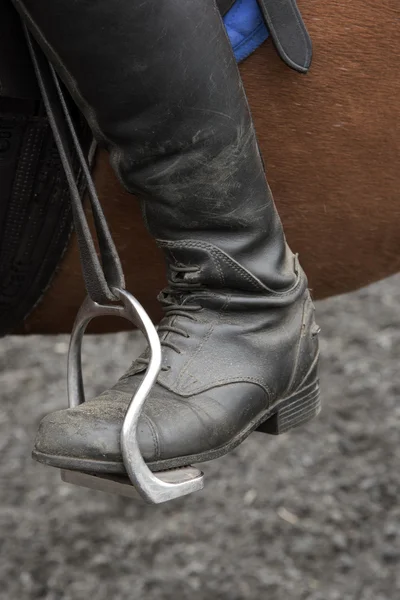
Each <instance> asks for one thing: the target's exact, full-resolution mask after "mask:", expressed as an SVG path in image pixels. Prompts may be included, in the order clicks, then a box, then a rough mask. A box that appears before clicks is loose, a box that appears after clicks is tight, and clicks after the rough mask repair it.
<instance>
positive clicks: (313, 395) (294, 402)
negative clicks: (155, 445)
mask: <svg viewBox="0 0 400 600" xmlns="http://www.w3.org/2000/svg"><path fill="white" fill-rule="evenodd" d="M320 410H321V400H320V390H319V381H318V379H316V380H314V381H313V382H312V383H311V384H309V385H307V386H305V387H304V388H302V390H300V391H297V392H296V393H295V394H293V395H291V396H289V397H288V398H285V399H283V400H281V401H280V402H277V403H276V404H274V405H273V406H272V407H270V408H269V409H267V410H266V411H265V412H264V413H262V414H261V415H259V416H258V418H257V419H256V420H255V421H253V422H251V423H250V424H249V425H248V426H247V428H246V429H244V430H243V431H241V432H240V433H238V434H237V435H236V437H234V438H233V439H232V440H231V441H230V442H228V443H227V444H225V445H224V446H220V447H219V448H215V449H213V450H209V451H207V452H201V453H200V454H192V455H190V456H180V457H177V458H173V459H167V460H161V461H154V462H149V463H148V467H149V468H150V469H151V470H152V471H155V472H156V471H165V470H168V469H175V468H178V467H186V466H188V465H191V464H193V463H200V462H207V461H209V460H214V459H216V458H220V457H221V456H224V455H225V454H228V453H229V452H230V451H231V450H233V449H234V448H236V447H237V446H239V445H240V444H241V443H242V442H243V441H244V440H245V439H246V438H247V437H248V436H249V435H250V434H251V433H252V432H253V431H260V432H262V433H268V434H270V435H280V434H281V433H285V432H286V431H289V430H290V429H293V428H295V427H299V426H300V425H304V424H305V423H307V422H308V421H311V419H313V418H314V417H316V416H317V415H318V414H319V412H320ZM32 457H33V458H34V459H35V460H37V461H38V462H40V463H44V464H47V465H50V466H52V467H58V468H60V469H67V470H70V471H84V472H87V473H108V474H125V475H126V471H125V467H124V465H123V463H122V462H120V463H117V462H112V461H101V460H93V459H81V458H71V457H68V456H59V455H55V454H53V455H52V454H44V453H42V452H38V451H36V450H33V452H32Z"/></svg>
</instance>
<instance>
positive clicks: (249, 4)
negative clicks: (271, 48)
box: [224, 0, 269, 62]
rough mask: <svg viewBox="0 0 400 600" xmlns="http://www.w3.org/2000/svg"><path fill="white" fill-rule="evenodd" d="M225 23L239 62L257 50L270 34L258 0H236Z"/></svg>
mask: <svg viewBox="0 0 400 600" xmlns="http://www.w3.org/2000/svg"><path fill="white" fill-rule="evenodd" d="M224 23H225V28H226V31H227V33H228V36H229V39H230V40H231V44H232V48H233V51H234V53H235V58H236V60H237V61H238V62H241V61H242V60H244V59H245V58H247V57H248V56H249V55H250V54H251V53H252V52H254V50H257V48H258V47H259V46H261V44H262V43H263V42H264V41H265V40H266V39H267V37H268V36H269V33H268V29H267V27H266V25H265V22H264V18H263V16H262V13H261V10H260V7H259V6H258V3H257V0H236V2H235V4H234V5H233V6H232V8H231V9H230V10H229V11H228V12H227V13H226V15H225V17H224Z"/></svg>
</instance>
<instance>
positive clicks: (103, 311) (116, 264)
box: [24, 25, 204, 504]
mask: <svg viewBox="0 0 400 600" xmlns="http://www.w3.org/2000/svg"><path fill="white" fill-rule="evenodd" d="M24 30H25V34H26V37H27V41H28V47H29V50H30V53H31V57H32V61H33V65H34V68H35V72H36V76H37V80H38V84H39V87H40V90H41V93H42V97H43V102H44V104H45V107H46V111H47V114H48V118H49V122H50V125H51V128H52V131H53V134H54V138H55V141H56V144H57V148H58V151H59V153H60V157H61V160H62V164H63V167H64V170H65V173H66V177H67V180H68V184H69V187H70V192H71V204H72V213H73V219H74V227H75V230H76V235H77V239H78V244H79V251H80V257H81V264H82V271H83V275H84V279H85V284H86V289H87V292H88V297H87V298H86V300H85V301H84V303H83V304H82V306H81V308H80V310H79V312H78V314H77V317H76V320H75V323H74V327H73V330H72V335H71V341H70V347H69V352H68V400H69V406H70V407H74V406H78V405H79V404H82V403H83V402H84V401H85V393H84V385H83V377H82V363H81V352H82V340H83V336H84V333H85V329H86V326H87V324H88V323H89V322H90V321H91V320H92V319H93V318H95V317H98V316H105V315H116V316H120V317H123V318H125V319H127V320H128V321H131V322H132V323H133V324H134V325H136V327H137V328H138V329H140V330H141V331H142V333H143V334H144V336H145V337H146V339H147V342H148V344H149V348H150V361H149V365H148V367H147V370H146V373H145V376H144V378H143V380H142V383H141V385H140V386H139V388H138V390H137V391H136V393H135V394H134V396H133V398H132V400H131V402H130V404H129V407H128V409H127V412H126V414H125V418H124V422H123V426H122V430H121V438H120V443H121V451H122V456H123V461H124V466H125V469H126V472H127V474H128V477H129V480H130V483H131V484H132V485H133V486H134V488H132V485H130V484H129V485H126V478H121V477H111V476H94V475H89V474H86V473H77V472H73V471H63V472H62V478H63V480H64V481H67V482H70V483H77V484H78V485H83V486H85V487H91V488H95V489H101V490H103V491H109V492H114V493H121V494H123V495H128V496H134V495H135V493H134V490H136V493H137V494H138V495H139V496H141V497H142V498H143V499H144V500H146V501H147V502H150V503H154V504H157V503H160V502H166V501H167V500H172V499H173V498H178V497H180V496H184V495H186V494H189V493H191V492H194V491H197V490H200V489H202V487H203V485H204V484H203V474H202V472H201V471H199V470H198V469H196V468H193V467H184V468H180V469H173V470H169V471H164V472H158V473H157V475H155V474H154V473H152V471H151V470H150V469H149V468H148V466H147V465H146V463H145V461H144V460H143V457H142V455H141V452H140V448H139V443H138V439H137V427H138V423H139V418H140V414H141V411H142V408H143V406H144V403H145V401H146V399H147V397H148V395H149V393H150V391H151V389H152V387H153V385H154V384H155V382H156V380H157V376H158V373H159V371H160V369H161V345H160V340H159V337H158V334H157V330H156V328H155V327H154V325H153V323H152V322H151V319H150V317H149V316H148V315H147V313H146V311H145V310H144V308H143V307H142V306H141V304H140V303H139V302H138V301H137V300H136V298H134V296H132V295H131V294H130V293H129V292H127V291H126V290H125V281H124V275H123V271H122V267H121V263H120V259H119V256H118V252H117V250H116V247H115V245H114V242H113V240H112V237H111V233H110V230H109V228H108V225H107V221H106V219H105V216H104V213H103V210H102V208H101V205H100V201H99V199H98V196H97V193H96V190H95V186H94V183H93V180H92V177H91V174H90V170H89V167H88V165H87V162H86V160H85V157H84V154H83V151H82V148H81V146H80V143H79V140H78V136H77V134H76V132H75V128H74V125H73V122H72V119H71V117H70V114H69V110H68V106H67V103H66V100H65V97H64V93H63V91H62V88H61V86H60V82H59V80H58V76H57V74H56V72H55V70H54V68H53V67H52V65H51V64H50V63H49V62H48V61H47V59H46V57H45V56H44V54H43V53H42V51H41V50H40V49H39V47H38V45H37V43H36V42H35V41H34V40H33V38H32V37H31V35H30V33H29V32H28V30H27V28H26V26H25V25H24ZM68 134H69V135H70V137H71V138H72V142H73V147H74V149H75V151H76V153H77V155H78V158H79V162H80V164H81V166H82V171H83V174H84V177H85V180H86V183H87V192H88V196H89V199H90V205H91V209H92V213H93V217H94V224H95V229H96V235H97V239H98V243H99V253H100V258H101V262H100V260H99V257H98V255H97V252H96V249H95V245H94V241H93V238H92V235H91V232H90V230H89V226H88V223H87V220H86V216H85V212H84V210H83V205H82V198H81V197H80V194H79V190H78V187H77V185H76V181H75V176H74V171H73V168H72V161H71V155H70V147H69V144H68V142H67V139H68ZM112 301H114V304H111V303H110V302H112ZM116 302H118V303H116Z"/></svg>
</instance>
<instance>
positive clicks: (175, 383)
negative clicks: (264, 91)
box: [13, 0, 319, 472]
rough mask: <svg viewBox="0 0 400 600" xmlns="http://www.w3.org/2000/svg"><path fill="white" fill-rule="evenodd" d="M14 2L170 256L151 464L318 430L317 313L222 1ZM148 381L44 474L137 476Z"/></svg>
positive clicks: (130, 381)
mask: <svg viewBox="0 0 400 600" xmlns="http://www.w3.org/2000/svg"><path fill="white" fill-rule="evenodd" d="M13 2H14V4H15V6H16V7H17V8H18V10H19V11H20V12H21V14H22V15H23V16H24V18H25V20H26V22H27V23H28V25H29V27H30V29H31V31H32V32H33V34H34V35H35V37H36V38H37V40H38V41H39V43H40V44H41V46H42V47H43V49H44V50H45V52H46V53H47V55H48V56H49V57H50V59H51V60H52V61H53V63H54V65H55V66H56V68H57V70H58V72H59V74H60V75H61V77H62V78H63V80H64V82H65V83H66V85H67V86H68V88H69V90H70V92H71V94H72V96H73V97H74V99H75V100H76V102H77V103H78V105H79V106H80V107H81V109H82V111H83V112H84V114H85V115H86V117H87V120H88V122H89V124H90V126H91V127H92V130H93V133H94V135H95V136H96V138H97V139H98V140H99V142H100V143H102V144H104V145H105V146H106V147H107V148H108V150H109V152H110V156H111V161H112V164H113V166H114V169H115V171H116V172H117V174H118V176H119V178H120V180H121V181H122V183H123V184H124V186H125V187H126V188H127V189H128V190H129V191H131V192H132V193H135V194H138V195H139V196H140V197H141V199H142V206H143V213H144V218H145V220H146V223H147V225H148V227H149V230H150V231H151V233H152V234H153V235H154V237H155V238H156V239H157V241H158V243H159V245H160V246H161V247H162V248H163V250H164V252H165V257H166V262H167V274H168V280H169V287H168V289H167V290H165V291H164V292H163V293H162V295H161V302H162V303H163V305H164V308H165V313H166V315H165V318H164V319H163V321H162V323H161V326H160V328H159V331H160V337H161V342H162V346H163V364H164V368H163V371H162V372H161V373H160V376H159V379H158V383H157V385H156V386H155V387H154V388H153V390H152V394H151V397H150V398H149V400H148V401H147V404H146V407H145V410H144V414H143V415H142V420H141V423H140V426H139V439H140V444H141V448H142V451H143V454H144V457H145V459H146V460H147V461H148V462H149V463H151V466H152V467H153V468H155V469H157V468H163V467H172V466H177V465H181V464H188V463H190V462H191V461H200V460H201V461H203V460H208V459H211V458H214V457H216V456H219V455H221V454H224V453H225V452H227V451H229V450H230V449H231V448H233V447H234V446H235V445H237V444H238V443H240V442H241V441H242V440H243V439H244V438H245V437H246V435H248V434H249V433H250V432H251V431H252V430H253V429H254V428H256V427H257V426H258V425H260V424H261V423H262V422H266V419H267V418H269V420H268V422H267V423H265V425H264V429H265V430H267V431H269V432H276V433H278V432H280V431H282V430H285V429H287V428H290V427H293V426H295V425H298V424H300V423H301V422H304V421H305V420H307V419H309V418H311V417H312V416H313V415H314V414H315V413H316V412H317V409H318V406H319V405H318V380H317V361H318V341H317V331H318V328H317V327H316V325H315V322H314V308H313V305H312V302H311V300H310V296H309V292H308V290H307V281H306V277H305V275H304V273H303V271H302V270H301V268H300V266H299V264H298V261H297V259H296V257H295V256H294V255H293V254H292V252H291V251H290V250H289V248H288V247H287V245H286V243H285V238H284V234H283V231H282V226H281V223H280V220H279V217H278V214H277V212H276V209H275V205H274V202H273V199H272V197H271V194H270V191H269V188H268V185H267V182H266V179H265V175H264V169H263V164H262V160H261V158H260V154H259V150H258V146H257V142H256V137H255V134H254V128H253V123H252V120H251V116H250V113H249V108H248V105H247V101H246V96H245V93H244V91H243V87H242V83H241V80H240V77H239V74H238V70H237V67H236V64H235V61H234V58H233V55H232V51H231V48H230V45H229V42H228V40H227V37H226V34H225V31H224V29H223V25H222V22H221V19H220V16H219V14H218V12H217V9H216V6H215V3H214V0H202V1H201V2H193V0H141V1H138V0H115V1H110V0H93V1H91V2H88V1H87V0H74V2H71V0H57V2H55V1H54V0H41V2H38V1H37V0H13ZM295 201H296V199H295V198H293V202H295ZM145 368H146V357H145V356H144V357H142V358H141V359H139V360H137V361H135V362H134V364H133V365H132V367H131V369H130V370H129V372H128V373H127V374H126V375H125V376H124V377H123V378H122V379H121V380H120V381H119V382H118V383H117V385H116V386H114V387H113V388H112V389H111V390H109V391H107V392H105V393H104V394H102V395H101V396H100V397H99V398H96V399H94V400H92V401H89V402H86V403H85V404H84V405H81V406H80V407H78V408H74V409H67V410H63V411H58V412H56V413H53V414H51V415H49V416H48V417H46V418H45V419H44V420H43V422H42V424H41V427H40V430H39V434H38V437H37V440H36V449H35V455H36V457H37V458H38V460H42V461H44V462H47V463H48V464H53V465H55V466H64V467H67V468H70V469H74V468H83V469H88V470H91V471H98V472H100V471H103V470H105V471H107V470H108V471H110V470H112V471H120V470H123V465H122V459H121V455H120V449H119V434H120V430H121V424H122V420H123V417H124V413H125V410H126V408H127V405H128V403H129V402H130V399H131V397H132V393H133V392H134V390H135V389H136V387H137V385H138V381H140V379H141V377H142V374H143V371H144V370H145ZM271 415H275V416H272V417H271Z"/></svg>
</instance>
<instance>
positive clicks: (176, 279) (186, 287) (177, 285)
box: [135, 265, 202, 371]
mask: <svg viewBox="0 0 400 600" xmlns="http://www.w3.org/2000/svg"><path fill="white" fill-rule="evenodd" d="M198 270H199V268H198V267H189V266H183V265H182V266H181V265H170V271H171V272H172V278H171V279H169V280H168V287H167V288H166V289H165V290H163V291H162V292H161V294H160V295H159V297H158V299H159V301H160V302H161V305H162V309H163V311H164V317H163V319H162V321H161V323H160V325H159V326H158V327H157V332H158V333H159V334H160V333H166V334H168V333H176V334H177V335H181V336H183V337H184V338H189V337H190V335H189V333H188V332H187V331H185V329H183V328H182V327H177V326H176V325H174V324H173V318H174V317H184V318H186V319H190V320H191V321H196V317H195V316H194V315H193V313H194V312H198V311H199V310H202V306H200V305H197V304H183V300H184V297H185V296H184V295H185V292H186V294H187V293H190V292H193V291H195V290H199V289H201V286H200V285H199V284H198V283H194V282H189V281H185V279H184V277H185V275H186V274H187V273H196V272H197V271H198ZM174 275H175V276H174ZM160 344H161V346H162V347H164V348H170V349H171V350H173V351H175V352H177V353H178V354H182V351H181V350H180V348H179V347H178V346H177V345H176V344H174V343H173V342H171V341H170V340H168V339H167V336H165V337H161V338H160ZM135 363H136V364H137V363H140V364H144V365H148V364H149V358H148V357H145V356H141V357H139V358H137V359H136V361H135ZM169 369H170V367H169V366H163V367H162V368H161V370H162V371H169Z"/></svg>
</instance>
